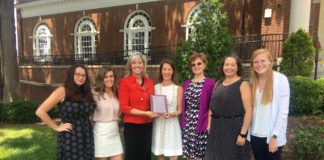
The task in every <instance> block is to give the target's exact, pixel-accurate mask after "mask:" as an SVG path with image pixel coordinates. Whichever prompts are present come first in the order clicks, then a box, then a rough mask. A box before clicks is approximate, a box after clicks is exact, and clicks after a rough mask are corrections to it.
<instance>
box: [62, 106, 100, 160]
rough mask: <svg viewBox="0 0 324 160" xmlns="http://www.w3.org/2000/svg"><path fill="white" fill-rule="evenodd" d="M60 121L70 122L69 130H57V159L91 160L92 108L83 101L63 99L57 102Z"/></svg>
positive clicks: (92, 153) (92, 144)
mask: <svg viewBox="0 0 324 160" xmlns="http://www.w3.org/2000/svg"><path fill="white" fill-rule="evenodd" d="M58 106H59V109H60V113H61V119H62V123H71V124H72V128H73V130H72V131H71V132H59V133H58V143H57V147H58V149H57V159H58V160H74V159H75V160H92V159H93V157H94V142H93V141H94V140H93V131H92V125H91V122H90V119H89V117H90V115H91V114H92V113H93V111H94V108H93V106H92V105H91V104H89V103H85V102H74V101H63V102H62V103H59V105H58Z"/></svg>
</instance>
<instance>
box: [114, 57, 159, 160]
mask: <svg viewBox="0 0 324 160" xmlns="http://www.w3.org/2000/svg"><path fill="white" fill-rule="evenodd" d="M146 65H147V59H146V57H145V55H142V54H140V53H135V54H133V55H131V56H130V57H129V58H128V61H127V64H126V75H125V77H124V78H122V79H121V80H120V84H119V91H118V95H119V103H120V108H121V111H122V112H123V113H124V140H125V160H150V159H151V141H152V119H153V118H155V117H157V116H158V115H157V114H156V113H154V112H152V111H150V95H152V94H153V93H154V83H153V80H152V79H150V78H148V77H147V74H146Z"/></svg>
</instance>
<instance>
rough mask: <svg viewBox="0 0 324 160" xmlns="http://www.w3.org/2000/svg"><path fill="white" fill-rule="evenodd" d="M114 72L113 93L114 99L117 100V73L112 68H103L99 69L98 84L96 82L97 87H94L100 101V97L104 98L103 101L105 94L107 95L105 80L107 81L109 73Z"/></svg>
mask: <svg viewBox="0 0 324 160" xmlns="http://www.w3.org/2000/svg"><path fill="white" fill-rule="evenodd" d="M110 71H111V72H112V73H113V75H114V84H113V86H112V91H113V93H114V97H116V98H117V85H116V82H117V77H116V73H115V71H114V70H113V68H112V67H110V66H102V67H101V68H100V69H99V72H98V75H97V77H96V82H95V85H94V90H95V91H96V92H98V93H99V94H98V99H99V100H100V97H102V98H103V99H105V98H104V96H103V95H104V93H105V84H104V79H105V76H106V74H107V73H108V72H110Z"/></svg>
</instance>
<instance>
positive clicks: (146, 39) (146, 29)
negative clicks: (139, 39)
mask: <svg viewBox="0 0 324 160" xmlns="http://www.w3.org/2000/svg"><path fill="white" fill-rule="evenodd" d="M137 12H142V13H143V14H145V15H146V16H147V18H148V19H147V18H146V17H145V16H143V15H136V16H134V17H132V16H133V15H134V14H136V13H137ZM130 18H132V19H131V20H130ZM136 20H141V21H142V22H143V23H144V25H145V27H144V28H133V27H132V26H133V24H134V23H135V22H136ZM128 21H129V25H128V26H129V28H127V24H128ZM149 22H151V19H150V17H149V16H148V14H147V13H146V12H145V11H142V10H136V11H134V12H132V13H130V14H129V15H128V16H127V18H126V21H125V24H124V30H120V32H124V51H125V52H124V59H127V58H128V56H130V55H131V54H132V52H129V51H126V50H127V46H128V50H132V48H133V46H132V39H133V37H132V36H133V34H132V33H133V32H141V31H142V32H145V33H144V48H145V50H144V54H146V55H147V54H148V52H149V49H148V48H149V47H150V45H151V44H150V43H149V38H151V41H152V30H153V29H155V27H152V26H150V25H149ZM149 32H151V37H149ZM127 34H128V43H127V44H126V35H127ZM148 59H150V57H149V55H148Z"/></svg>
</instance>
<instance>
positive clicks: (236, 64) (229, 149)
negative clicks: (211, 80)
mask: <svg viewBox="0 0 324 160" xmlns="http://www.w3.org/2000/svg"><path fill="white" fill-rule="evenodd" d="M220 67H221V70H220V71H221V75H222V76H223V77H225V79H224V80H223V81H220V82H218V83H217V84H216V87H215V89H214V91H213V95H212V98H211V103H210V112H209V115H210V116H209V119H210V120H209V121H208V122H209V123H208V126H209V127H210V132H209V135H208V141H207V151H206V154H205V157H204V159H205V160H215V159H229V160H232V159H233V160H234V159H242V160H244V159H249V158H250V146H249V145H248V144H246V143H245V142H246V136H247V131H248V129H249V126H250V122H251V119H252V99H251V98H252V95H251V88H250V85H249V83H248V82H247V81H244V80H243V79H242V78H241V74H242V66H241V63H240V60H239V58H238V57H237V56H228V57H225V58H224V60H223V62H222V64H221V66H220Z"/></svg>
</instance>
